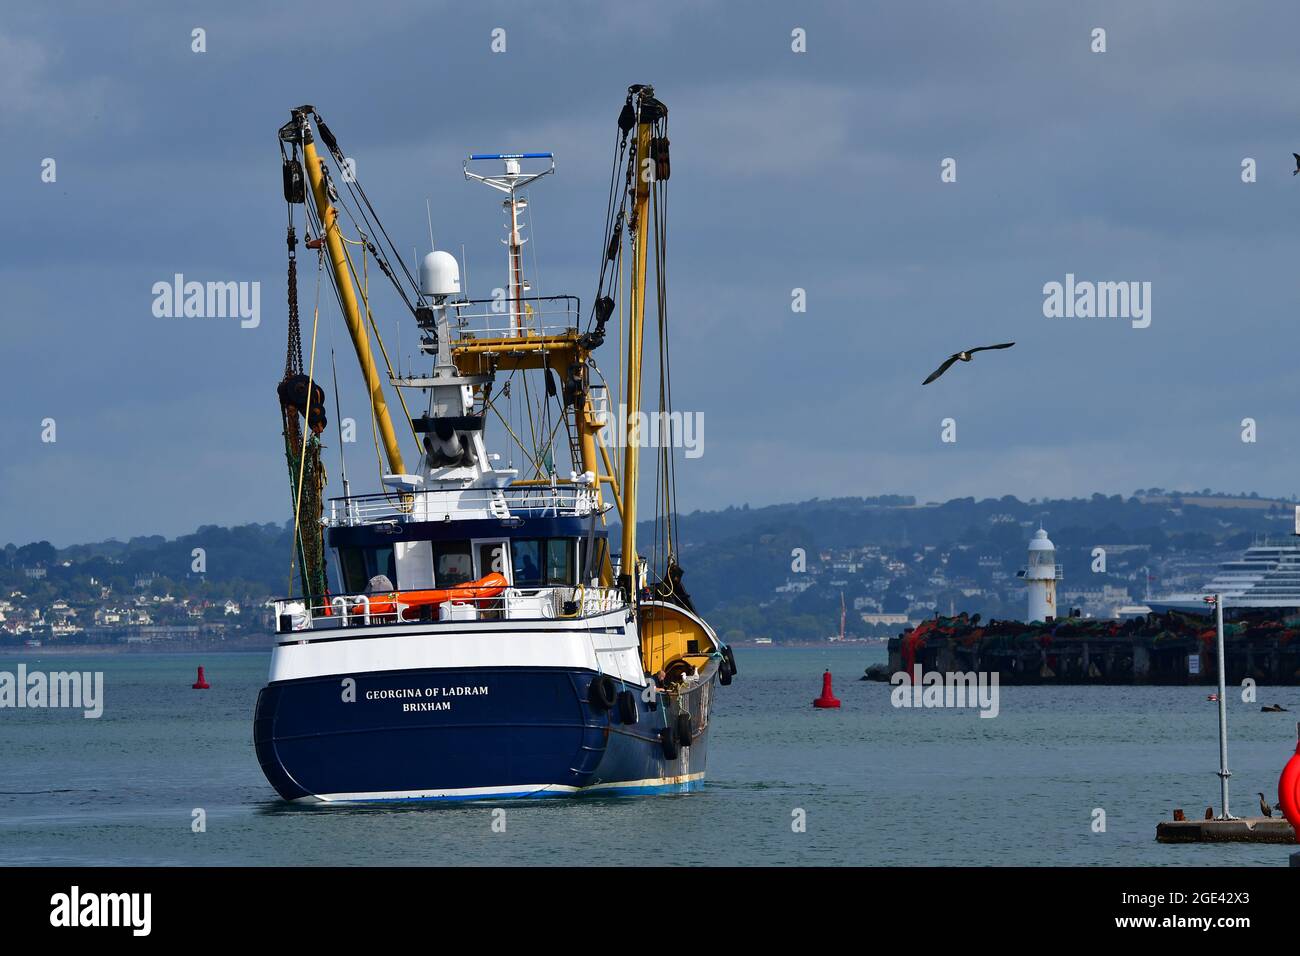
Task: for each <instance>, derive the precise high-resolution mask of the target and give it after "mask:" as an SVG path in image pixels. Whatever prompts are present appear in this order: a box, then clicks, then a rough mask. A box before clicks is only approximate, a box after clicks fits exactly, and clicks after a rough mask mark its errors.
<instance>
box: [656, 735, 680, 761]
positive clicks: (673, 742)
mask: <svg viewBox="0 0 1300 956" xmlns="http://www.w3.org/2000/svg"><path fill="white" fill-rule="evenodd" d="M659 745H660V746H661V747H663V749H664V757H666V758H667V759H669V760H676V759H677V735H676V734H675V733H674V731H673V728H671V727H664V728H663V729H662V730H660V731H659Z"/></svg>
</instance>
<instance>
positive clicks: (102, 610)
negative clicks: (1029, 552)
mask: <svg viewBox="0 0 1300 956" xmlns="http://www.w3.org/2000/svg"><path fill="white" fill-rule="evenodd" d="M1040 524H1041V525H1042V526H1044V527H1047V528H1049V529H1050V530H1051V535H1052V540H1053V541H1054V542H1055V544H1056V549H1057V560H1058V561H1059V562H1060V563H1061V565H1062V566H1063V569H1064V576H1063V579H1062V580H1061V582H1060V584H1059V589H1058V598H1059V604H1060V606H1061V608H1062V609H1063V611H1064V609H1066V608H1074V609H1078V611H1079V613H1080V614H1081V615H1083V616H1087V617H1110V616H1113V615H1115V614H1116V613H1119V612H1121V611H1122V609H1124V608H1125V607H1128V606H1132V605H1140V603H1141V601H1142V600H1143V598H1144V597H1145V595H1146V594H1147V593H1148V591H1169V590H1178V589H1184V588H1196V587H1198V586H1199V585H1200V584H1201V583H1202V582H1203V581H1204V580H1205V579H1206V578H1207V577H1208V575H1209V573H1210V572H1212V570H1213V568H1214V567H1215V566H1216V565H1217V564H1218V563H1219V562H1220V561H1221V560H1223V559H1224V558H1225V557H1228V556H1230V555H1232V554H1233V553H1234V552H1237V551H1241V550H1243V549H1245V548H1246V547H1248V546H1250V545H1251V544H1253V543H1256V542H1258V541H1261V540H1264V539H1270V540H1283V539H1285V540H1287V541H1288V542H1289V541H1290V540H1292V532H1293V530H1294V502H1291V501H1281V500H1270V499H1262V498H1259V497H1258V496H1250V495H1246V496H1241V495H1239V496H1231V495H1224V494H1218V493H1215V492H1213V491H1210V490H1208V489H1207V490H1204V491H1200V492H1184V493H1179V492H1174V491H1166V490H1165V489H1158V488H1156V489H1141V490H1139V491H1138V492H1137V493H1135V494H1133V495H1131V496H1128V497H1123V496H1120V495H1112V496H1103V495H1093V496H1092V497H1090V498H1075V499H1053V500H1041V501H1040V500H1030V501H1021V500H1019V499H1017V498H1014V497H1011V496H1006V497H1002V498H996V499H994V498H989V499H983V500H979V501H977V500H976V499H974V498H960V499H954V500H951V501H947V502H942V503H940V502H925V503H921V502H917V501H916V500H914V499H912V498H909V497H905V496H900V495H889V496H881V497H874V498H839V499H828V500H812V501H804V502H800V503H796V504H783V505H773V506H768V507H762V508H750V507H748V506H739V507H732V508H727V509H724V510H721V511H712V512H694V513H691V514H686V515H682V516H681V534H682V539H683V540H684V541H685V542H686V544H685V546H684V548H683V550H682V552H681V554H680V555H679V562H680V564H681V565H682V566H683V567H684V568H685V571H686V577H685V582H684V583H685V586H686V588H687V590H688V591H689V593H690V594H691V596H692V598H693V599H694V601H695V603H696V605H697V607H698V608H699V609H700V611H701V612H702V613H704V614H705V615H706V616H707V617H708V618H709V619H710V620H711V621H712V622H714V623H715V625H716V626H717V627H718V628H719V630H720V631H721V632H723V634H724V636H725V637H726V639H727V640H729V641H745V640H754V639H765V640H771V641H773V642H774V643H781V642H796V641H797V642H807V641H823V640H830V639H836V638H838V637H839V636H840V621H841V607H843V609H844V636H845V637H846V638H849V639H882V638H886V637H889V636H892V635H894V634H897V633H898V632H899V631H900V630H902V629H903V628H904V627H906V626H908V625H910V624H915V623H917V622H918V621H920V620H922V619H924V618H925V617H929V616H933V615H934V614H936V613H942V614H951V613H954V612H958V611H963V610H964V611H968V612H970V613H979V614H981V615H983V617H985V618H986V619H987V618H1000V619H1019V618H1021V617H1023V614H1024V608H1025V596H1024V587H1023V584H1022V582H1021V580H1020V579H1019V577H1018V572H1019V571H1020V569H1021V567H1022V566H1023V565H1024V563H1025V555H1026V546H1027V543H1028V541H1029V539H1030V537H1031V535H1032V534H1033V532H1034V530H1035V529H1036V528H1037V527H1039V526H1040ZM646 532H647V534H648V533H649V532H650V529H649V528H648V527H647V529H646ZM290 541H291V538H290V532H289V529H288V528H287V527H285V526H280V525H272V524H262V525H245V526H240V527H234V528H224V527H219V526H215V525H213V526H205V527H202V528H200V529H198V530H197V531H195V532H194V533H193V534H189V535H183V536H180V537H178V538H173V539H168V538H164V537H162V536H158V535H154V536H147V537H138V538H132V539H130V540H129V541H126V542H120V541H115V540H111V541H103V542H97V543H91V544H82V545H74V546H71V547H66V548H55V547H54V546H53V545H51V544H49V543H48V542H43V541H42V542H34V543H29V544H24V545H16V544H12V543H11V544H8V545H6V546H5V548H4V551H3V555H2V560H0V646H11V647H12V646H19V647H21V646H23V645H25V644H28V643H31V642H40V643H41V644H42V645H45V644H49V643H60V644H64V643H66V644H80V643H85V644H132V643H164V642H214V643H216V642H223V641H246V640H249V639H257V638H266V639H268V640H269V633H270V631H271V629H272V622H271V620H270V617H269V613H268V610H267V607H266V602H267V601H268V600H270V599H271V598H272V597H280V596H284V595H285V594H287V593H289V592H290V591H291V589H292V588H291V584H290ZM1098 549H1100V551H1101V552H1102V553H1103V554H1104V561H1101V562H1099V561H1098V557H1097V555H1098Z"/></svg>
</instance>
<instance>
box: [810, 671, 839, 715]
mask: <svg viewBox="0 0 1300 956" xmlns="http://www.w3.org/2000/svg"><path fill="white" fill-rule="evenodd" d="M813 706H814V707H838V706H840V699H839V698H838V697H836V696H835V695H834V694H832V693H831V672H830V671H829V670H828V671H827V672H826V673H825V674H822V695H821V696H820V697H818V698H817V699H816V700H814V701H813Z"/></svg>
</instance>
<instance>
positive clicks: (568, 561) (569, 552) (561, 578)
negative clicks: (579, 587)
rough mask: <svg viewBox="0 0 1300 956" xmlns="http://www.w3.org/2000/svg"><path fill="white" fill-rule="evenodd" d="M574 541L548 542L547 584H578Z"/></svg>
mask: <svg viewBox="0 0 1300 956" xmlns="http://www.w3.org/2000/svg"><path fill="white" fill-rule="evenodd" d="M574 544H575V542H574V540H573V539H572V538H551V539H550V540H549V541H547V542H546V583H547V584H570V585H571V584H576V583H577V582H576V581H575V580H574V570H573V569H574V560H573V551H574Z"/></svg>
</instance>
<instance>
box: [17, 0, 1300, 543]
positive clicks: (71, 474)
mask: <svg viewBox="0 0 1300 956" xmlns="http://www.w3.org/2000/svg"><path fill="white" fill-rule="evenodd" d="M196 27H201V28H203V29H204V30H205V31H206V45H207V50H206V52H204V53H195V52H192V50H191V45H192V39H191V36H192V33H191V31H192V30H193V29H194V28H196ZM498 27H499V28H502V29H504V30H505V31H506V52H504V53H493V52H492V50H491V47H490V45H491V41H492V36H491V33H492V31H493V29H494V28H498ZM797 27H798V28H803V29H804V30H806V36H807V52H805V53H796V52H793V51H792V50H791V43H792V39H791V31H792V30H793V29H795V28H797ZM1096 28H1102V29H1104V30H1105V31H1106V36H1105V42H1106V51H1105V52H1104V53H1098V52H1092V49H1091V48H1092V46H1093V45H1094V42H1095V41H1094V39H1093V30H1094V29H1096ZM1298 35H1300V7H1296V6H1294V5H1291V6H1286V7H1285V8H1284V5H1281V4H1262V3H1235V4H1225V3H1214V4H1211V3H1204V4H1201V3H1192V2H1178V3H1174V2H1163V3H1162V2H1143V3H1132V2H1130V0H1124V2H1116V3H1060V4H1045V3H1044V4H1030V3H973V2H954V3H932V2H907V3H901V2H900V3H863V2H845V3H825V4H809V3H799V4H776V3H762V2H746V3H738V2H734V3H701V2H698V0H696V2H691V3H676V2H672V0H660V2H657V3H654V4H650V5H648V6H647V5H645V4H640V5H635V6H634V5H631V4H611V3H597V2H592V3H551V4H537V3H517V4H516V3H511V4H503V3H496V4H494V3H475V4H467V3H455V4H438V3H431V2H420V3H382V2H377V3H370V4H356V3H336V2H328V0H327V2H315V3H312V4H310V5H304V4H288V3H271V4H266V3H257V4H239V3H222V4H198V3H194V4H188V3H161V2H159V3H152V4H145V3H139V4H130V3H124V4H116V5H114V6H113V8H112V10H111V12H110V11H108V10H106V9H105V8H104V7H103V5H101V4H89V3H86V4H77V3H64V4H58V5H54V4H40V5H37V4H32V5H27V6H26V7H24V8H21V9H19V8H16V7H14V6H13V5H10V8H9V9H8V10H7V11H6V14H5V17H4V20H3V21H2V22H0V143H3V146H4V148H3V149H0V190H2V192H0V200H2V201H0V210H3V230H2V231H0V278H2V280H3V302H4V307H5V315H4V318H3V320H2V324H0V329H3V333H2V334H3V338H2V339H0V343H2V344H3V350H2V351H0V354H2V355H3V369H4V372H3V375H2V376H0V436H3V438H4V444H3V450H2V453H0V543H3V542H6V541H14V542H17V543H22V542H25V541H28V540H33V539H38V538H46V539H49V540H51V541H53V542H54V543H55V544H58V545H66V544H69V543H73V542H78V541H86V540H96V539H100V538H104V537H108V536H118V537H127V536H131V535H137V534H149V533H163V534H167V535H174V534H177V533H182V532H186V531H190V530H193V529H194V528H196V527H197V526H198V525H200V524H211V523H220V524H233V523H240V522H246V521H283V520H285V518H286V517H288V514H289V501H288V497H289V496H288V487H287V485H288V483H287V479H286V475H285V473H284V468H285V466H284V458H283V448H282V445H281V439H280V435H279V413H278V411H277V406H276V399H275V394H274V390H275V385H276V382H277V381H278V379H279V377H280V373H281V370H282V367H283V354H284V269H285V261H284V236H283V231H284V206H283V203H282V199H281V194H280V170H279V161H278V155H279V154H278V148H277V145H276V130H277V128H278V127H279V126H280V125H281V124H282V123H283V122H285V120H286V119H287V118H288V112H287V111H288V109H289V108H290V107H292V106H295V105H297V104H300V103H304V102H310V103H313V104H315V105H316V107H317V108H318V109H319V110H320V112H321V113H322V115H323V116H324V117H325V118H326V120H327V121H328V122H329V123H330V125H331V127H332V128H333V129H334V131H335V133H336V134H337V135H338V137H339V139H340V142H341V144H342V145H343V148H344V151H345V152H347V153H348V154H349V155H351V156H352V157H354V158H355V159H356V161H357V166H358V175H359V178H360V180H361V181H362V183H363V184H365V186H366V188H367V191H368V192H369V194H370V196H371V199H372V201H373V202H374V203H375V205H376V208H377V209H378V210H379V212H380V214H381V216H382V217H383V218H384V221H385V223H386V225H387V226H388V229H389V232H390V234H392V236H393V238H394V240H395V241H396V242H397V244H398V246H399V248H403V249H410V248H412V247H416V246H418V247H419V248H420V249H421V250H423V249H424V248H425V247H426V246H427V241H428V240H427V226H426V222H425V200H426V199H428V200H429V201H430V202H431V205H432V209H433V218H434V228H435V231H436V234H437V239H438V241H439V243H440V244H442V245H445V246H447V247H449V248H458V247H459V246H460V244H461V243H464V245H465V249H466V254H467V258H468V264H469V270H468V271H469V275H468V279H469V282H470V290H469V291H470V292H472V293H474V294H476V295H486V294H489V292H490V288H491V287H492V286H495V285H500V284H501V281H500V276H499V273H500V272H501V271H502V268H501V265H502V251H501V247H500V245H499V242H498V240H499V238H500V236H501V235H502V232H501V229H502V218H503V217H502V215H501V211H500V208H499V206H498V205H497V203H496V201H495V199H494V198H493V195H492V194H490V193H488V192H487V191H486V190H485V189H483V188H482V187H479V186H474V185H472V184H469V183H466V182H465V181H464V179H463V178H462V176H461V169H460V161H461V159H462V158H463V157H464V156H465V155H466V154H467V153H469V152H471V151H488V150H553V151H554V152H555V153H556V155H557V159H558V165H559V168H558V172H557V174H556V175H555V176H554V177H551V178H550V179H548V180H546V181H544V183H543V184H540V185H539V186H538V187H536V188H535V189H534V190H533V192H532V203H533V205H532V214H533V221H534V223H535V228H534V230H533V232H532V235H533V237H534V241H535V251H536V253H537V256H538V262H539V264H540V266H541V269H540V273H539V274H537V275H534V276H533V279H534V280H535V285H536V286H537V287H538V291H540V292H542V293H557V292H566V291H568V292H574V293H576V294H580V295H582V296H583V298H584V301H586V300H588V299H589V298H590V296H591V294H592V290H593V289H594V286H595V278H596V276H595V267H596V265H597V259H598V255H599V246H600V242H601V228H602V221H603V209H604V199H605V185H606V177H607V175H608V162H609V155H608V153H609V144H610V140H611V136H612V133H613V129H614V124H615V120H616V117H617V114H618V111H619V108H620V107H621V105H622V100H623V96H624V91H625V89H626V87H627V85H628V84H629V83H633V82H650V83H653V84H654V85H655V87H656V89H657V91H658V94H659V96H660V98H661V99H663V100H664V101H665V102H666V103H667V104H668V106H669V109H670V134H671V139H672V146H673V179H672V186H671V196H672V204H671V209H670V217H671V225H670V241H669V256H670V272H669V275H670V295H671V302H670V309H671V314H672V316H673V321H674V327H675V329H676V332H675V345H676V347H677V350H676V355H677V357H676V360H675V362H674V366H673V371H674V385H675V393H676V394H675V397H676V400H677V405H678V406H679V407H681V408H683V409H686V410H689V411H698V412H701V413H702V414H703V416H704V422H705V432H704V440H705V453H704V455H703V457H702V458H700V459H698V460H695V461H689V462H686V463H685V464H684V465H683V466H682V467H681V471H680V473H679V492H680V499H681V505H682V507H683V508H684V509H686V510H693V509H694V508H697V507H701V508H715V507H723V506H726V505H728V504H740V503H744V502H748V503H750V504H762V503H770V502H777V501H788V500H796V499H802V498H808V497H813V496H833V495H870V494H879V493H886V492H895V493H903V494H914V495H916V496H918V497H919V498H921V499H922V500H928V499H944V498H949V497H956V496H965V495H975V496H977V497H983V496H996V495H1002V494H1007V493H1011V494H1017V495H1020V496H1022V497H1025V498H1028V497H1031V496H1036V497H1041V496H1049V495H1050V496H1058V495H1067V496H1068V495H1086V494H1090V493H1092V492H1094V491H1101V492H1106V493H1114V492H1121V493H1125V494H1127V493H1131V492H1132V491H1133V490H1134V489H1135V488H1138V487H1147V486H1152V485H1160V486H1164V487H1180V488H1197V489H1199V488H1203V487H1207V486H1208V487H1213V488H1215V489H1219V490H1237V491H1258V492H1260V493H1263V494H1279V495H1280V494H1291V493H1293V492H1295V491H1296V490H1297V489H1296V484H1297V482H1296V480H1295V475H1296V473H1297V469H1298V468H1300V454H1298V453H1297V452H1298V451H1300V421H1297V412H1300V408H1297V402H1296V398H1297V395H1296V392H1297V387H1296V378H1295V373H1294V364H1295V355H1294V347H1293V343H1294V342H1295V335H1294V333H1293V331H1292V326H1293V323H1294V322H1295V316H1296V311H1297V310H1296V305H1297V303H1296V298H1297V288H1296V285H1297V275H1298V271H1297V268H1296V265H1295V259H1296V255H1297V253H1300V242H1298V241H1297V238H1296V235H1295V227H1296V221H1297V219H1296V210H1297V208H1300V177H1297V178H1294V179H1293V178H1292V175H1291V172H1292V170H1293V169H1294V168H1295V163H1294V161H1293V159H1292V157H1291V153H1292V151H1293V150H1296V151H1300V109H1298V108H1297V107H1298V106H1300V103H1297V99H1298V98H1300V82H1298V81H1297V75H1296V71H1295V66H1296V63H1297V59H1296V46H1295V44H1296V37H1297V36H1298ZM1248 157H1249V158H1253V159H1254V160H1255V161H1256V163H1257V169H1258V172H1257V178H1258V181H1257V182H1254V183H1243V181H1242V162H1243V160H1244V159H1246V158H1248ZM48 158H52V159H54V160H55V161H56V164H57V165H56V167H55V169H56V175H57V179H56V181H54V182H52V183H51V182H43V181H42V164H43V161H44V160H45V159H48ZM945 158H953V159H955V160H956V171H957V177H956V182H950V183H945V182H942V181H941V176H940V173H941V162H942V161H943V160H944V159H945ZM178 272H179V273H183V274H184V275H185V276H186V278H187V279H196V280H200V281H209V280H214V281H248V282H252V281H257V282H260V283H261V312H262V315H261V324H260V326H259V327H257V328H255V329H246V328H241V327H240V324H239V322H238V321H237V320H232V319H165V318H156V317H155V316H154V315H153V311H152V303H153V295H152V292H151V289H152V286H153V284H154V283H155V282H159V281H170V279H171V277H172V276H173V274H175V273H178ZM1067 273H1069V274H1073V275H1075V276H1076V278H1077V280H1079V281H1083V280H1090V281H1109V282H1120V281H1124V282H1129V281H1132V282H1149V283H1151V300H1150V309H1151V312H1150V318H1151V322H1150V326H1149V327H1147V328H1134V327H1133V325H1132V323H1131V322H1130V321H1128V320H1127V319H1097V318H1093V319H1085V318H1047V317H1045V316H1044V314H1043V300H1044V294H1043V287H1044V284H1045V283H1049V282H1052V281H1057V282H1064V281H1065V277H1066V275H1067ZM304 274H305V275H307V276H310V275H311V271H310V270H309V269H307V270H304ZM795 288H803V289H806V294H807V311H806V312H805V313H796V312H793V311H792V310H791V291H792V290H793V289H795ZM312 292H313V287H312V286H310V285H309V284H308V283H307V282H306V281H304V284H303V293H302V295H303V299H304V301H309V300H310V298H311V295H312ZM381 304H382V305H383V307H384V314H381V316H380V322H381V325H382V326H383V327H384V328H387V329H395V327H396V323H397V322H398V320H399V314H398V312H397V310H396V309H395V308H393V300H392V299H391V298H389V299H386V300H383V301H382V302H381V301H380V300H379V299H378V298H377V300H376V305H377V306H378V305H381ZM304 313H305V314H306V309H305V310H304ZM329 314H330V319H329V321H328V322H326V323H325V324H323V326H322V336H326V337H328V336H331V335H332V336H333V343H334V344H335V345H337V346H339V347H340V352H339V366H340V378H341V384H342V387H343V389H344V393H345V397H344V400H345V406H348V407H345V409H344V414H345V415H348V414H354V415H356V416H357V417H358V418H359V419H360V420H363V421H364V405H361V406H359V407H358V400H361V401H363V399H362V398H360V396H361V393H360V391H359V377H358V375H357V373H356V371H355V362H354V360H353V358H352V356H351V353H350V351H349V350H348V345H347V340H346V336H345V334H344V333H343V332H342V331H341V326H340V325H339V324H338V321H337V319H336V318H335V317H334V316H333V313H332V312H330V313H329ZM391 334H393V335H395V332H394V333H391ZM403 335H404V339H403V341H404V343H406V344H408V345H409V343H411V342H413V340H414V334H413V330H411V329H410V328H409V327H408V328H405V329H403ZM1010 340H1015V341H1016V342H1017V344H1016V346H1015V348H1014V349H1011V350H1009V351H1005V352H993V353H986V354H983V355H980V356H977V357H976V360H975V361H974V362H973V363H972V364H970V365H959V366H957V367H956V368H954V369H952V370H950V371H949V372H948V373H947V375H945V376H944V377H943V378H942V379H940V380H939V381H938V382H936V383H935V384H933V385H929V386H925V387H924V388H922V387H921V385H920V382H921V380H922V379H923V378H924V377H925V376H926V375H927V374H928V373H929V372H930V371H931V370H932V369H933V368H934V367H935V366H936V365H937V364H938V363H939V362H940V361H941V360H942V359H943V358H945V357H946V356H947V355H948V354H949V353H951V352H953V351H956V350H957V349H960V348H965V347H970V346H975V345H983V344H990V343H994V342H1002V341H1010ZM323 344H324V345H328V344H329V340H328V338H327V339H326V340H325V341H324V342H323ZM603 364H604V365H605V366H606V367H612V366H613V365H614V364H615V362H614V357H613V356H612V355H610V356H609V357H608V358H607V359H606V360H605V361H604V362H603ZM349 395H351V396H355V397H356V398H354V399H353V400H349V398H348V396H349ZM1248 417H1249V418H1253V419H1255V421H1256V423H1257V441H1255V442H1253V443H1246V442H1243V441H1242V440H1241V436H1242V420H1243V419H1244V418H1248ZM945 418H953V419H955V420H956V434H957V441H956V442H954V443H945V442H943V441H941V422H942V420H943V419H945ZM45 419H54V421H55V422H56V426H57V433H56V436H57V440H56V441H54V442H52V443H51V442H45V441H42V422H43V420H45ZM366 437H367V439H368V435H367V436H366ZM358 447H361V446H358ZM362 450H363V452H364V451H365V450H366V449H364V448H363V449H362ZM330 463H331V466H333V459H332V457H331V462H330ZM360 467H361V466H358V470H360ZM332 470H333V471H337V469H336V468H333V467H332ZM369 483H370V476H369V475H368V474H366V475H365V477H364V479H363V478H358V477H357V476H354V491H360V490H363V487H358V485H361V486H365V485H368V484H369ZM364 490H370V489H368V488H366V489H364ZM330 493H331V494H338V493H340V492H339V490H338V489H337V488H331V490H330Z"/></svg>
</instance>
